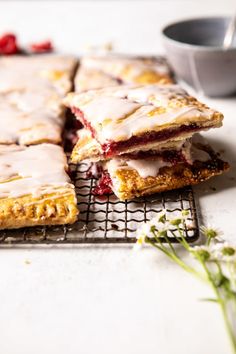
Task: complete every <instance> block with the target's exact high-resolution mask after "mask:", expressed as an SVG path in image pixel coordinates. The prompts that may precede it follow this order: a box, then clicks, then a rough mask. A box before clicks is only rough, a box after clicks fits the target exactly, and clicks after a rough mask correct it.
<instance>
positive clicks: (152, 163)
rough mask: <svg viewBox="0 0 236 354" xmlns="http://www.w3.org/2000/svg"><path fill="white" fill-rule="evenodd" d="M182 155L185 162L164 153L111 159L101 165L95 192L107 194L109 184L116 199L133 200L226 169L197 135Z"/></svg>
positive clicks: (189, 183) (186, 184)
mask: <svg viewBox="0 0 236 354" xmlns="http://www.w3.org/2000/svg"><path fill="white" fill-rule="evenodd" d="M188 150H189V151H188ZM185 156H186V160H185V161H184V160H183V159H182V160H181V159H178V158H177V159H175V156H173V158H172V159H171V158H166V157H165V156H156V157H155V156H150V157H149V158H147V157H146V158H145V159H144V158H142V159H141V158H138V159H124V158H122V157H120V158H114V159H112V160H110V161H108V162H106V163H105V164H104V167H103V168H104V172H103V176H102V177H101V179H100V181H99V182H98V185H97V187H96V189H95V194H100V195H102V194H103V192H104V190H105V193H107V192H108V191H109V190H108V187H110V189H111V191H113V192H114V193H115V195H116V196H117V197H118V198H119V199H121V200H125V199H133V198H135V197H140V196H145V195H149V194H154V193H159V192H164V191H168V190H172V189H177V188H182V187H184V186H188V185H194V184H198V183H200V182H203V181H205V180H207V179H209V178H211V177H213V176H216V175H219V174H221V173H223V172H224V171H227V170H228V169H229V165H228V163H226V162H224V161H222V160H220V159H219V157H218V156H217V154H215V153H214V151H213V150H212V149H211V148H210V147H209V145H205V143H204V144H203V143H202V142H201V141H200V142H199V138H198V137H197V139H196V136H194V139H193V142H192V144H191V143H189V144H188V146H187V147H186V155H185ZM169 157H170V156H169Z"/></svg>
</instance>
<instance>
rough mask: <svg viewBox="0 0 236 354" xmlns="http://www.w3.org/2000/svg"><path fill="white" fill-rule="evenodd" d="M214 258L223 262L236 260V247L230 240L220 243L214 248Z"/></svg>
mask: <svg viewBox="0 0 236 354" xmlns="http://www.w3.org/2000/svg"><path fill="white" fill-rule="evenodd" d="M212 253H213V258H214V259H215V260H217V261H222V262H232V263H234V262H236V247H235V246H234V245H231V244H229V243H228V242H224V243H218V244H216V245H214V247H213V249H212Z"/></svg>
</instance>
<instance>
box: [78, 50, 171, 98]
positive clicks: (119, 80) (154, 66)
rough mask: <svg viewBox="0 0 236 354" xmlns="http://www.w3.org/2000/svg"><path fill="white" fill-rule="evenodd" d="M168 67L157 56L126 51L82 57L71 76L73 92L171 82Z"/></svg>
mask: <svg viewBox="0 0 236 354" xmlns="http://www.w3.org/2000/svg"><path fill="white" fill-rule="evenodd" d="M172 82H173V80H172V78H171V74H170V70H169V67H168V65H167V63H166V61H165V60H164V59H163V58H160V57H132V56H127V55H118V54H116V55H114V54H113V55H112V54H110V55H107V56H87V57H84V58H82V60H81V65H80V67H79V69H78V71H77V73H76V77H75V89H76V91H77V92H81V91H86V90H90V89H97V88H103V87H108V86H117V85H121V84H153V83H160V84H166V83H172Z"/></svg>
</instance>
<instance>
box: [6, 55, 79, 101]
mask: <svg viewBox="0 0 236 354" xmlns="http://www.w3.org/2000/svg"><path fill="white" fill-rule="evenodd" d="M76 65H77V60H76V59H75V58H74V57H71V56H63V55H52V54H50V55H47V54H44V55H35V56H23V55H14V56H3V57H0V77H1V80H0V93H8V92H11V91H22V90H23V91H25V90H28V89H33V90H36V89H37V90H38V91H39V90H45V89H46V90H50V89H51V90H53V91H56V92H57V93H58V94H60V95H62V96H64V95H65V94H66V93H67V92H68V91H70V90H71V86H72V80H71V79H72V76H73V74H74V71H75V69H76Z"/></svg>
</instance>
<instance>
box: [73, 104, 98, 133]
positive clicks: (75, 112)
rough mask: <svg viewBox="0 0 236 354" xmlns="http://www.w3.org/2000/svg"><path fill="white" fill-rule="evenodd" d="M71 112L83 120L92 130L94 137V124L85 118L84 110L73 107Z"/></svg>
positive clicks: (85, 125)
mask: <svg viewBox="0 0 236 354" xmlns="http://www.w3.org/2000/svg"><path fill="white" fill-rule="evenodd" d="M71 112H72V113H73V114H74V115H75V116H76V118H78V119H79V120H80V121H81V123H82V124H83V126H84V127H85V128H86V129H88V130H89V131H90V132H91V134H92V137H93V138H95V130H94V129H93V127H92V125H91V124H90V123H89V122H88V121H87V120H86V119H85V118H84V114H83V112H82V111H81V110H80V109H79V108H76V107H72V108H71Z"/></svg>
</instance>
